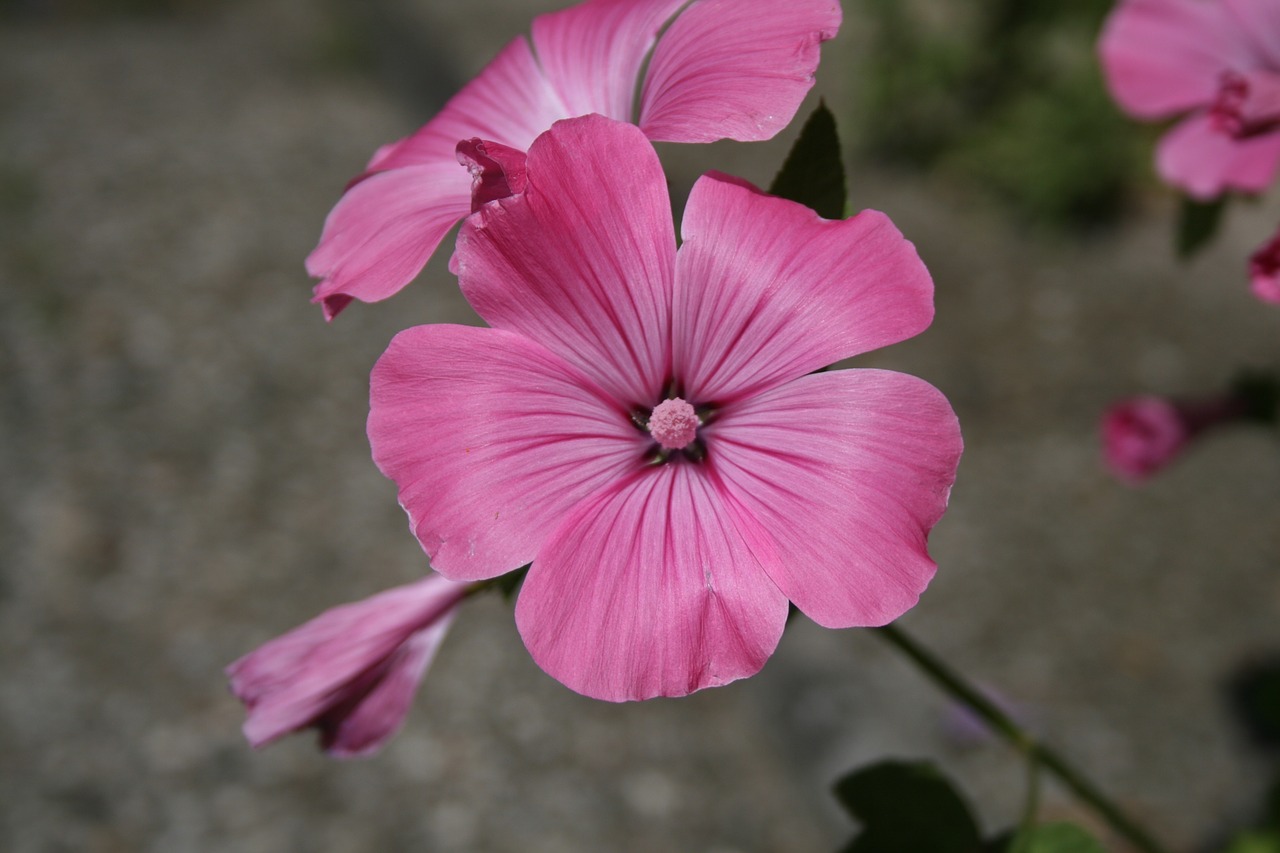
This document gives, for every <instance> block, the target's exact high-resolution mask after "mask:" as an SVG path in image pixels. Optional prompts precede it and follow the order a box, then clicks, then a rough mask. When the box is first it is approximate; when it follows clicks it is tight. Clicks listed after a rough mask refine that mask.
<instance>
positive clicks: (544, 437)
mask: <svg viewBox="0 0 1280 853" xmlns="http://www.w3.org/2000/svg"><path fill="white" fill-rule="evenodd" d="M371 384H372V389H371V392H370V411H369V441H370V443H371V444H372V446H373V458H374V461H375V462H377V464H378V467H379V468H380V469H382V472H383V473H384V474H386V475H387V476H388V477H390V478H391V479H392V480H394V481H395V482H396V485H397V486H399V491H400V505H401V506H403V507H404V508H405V511H406V512H407V513H408V514H409V520H410V526H411V528H412V529H413V532H414V535H415V536H417V538H418V541H419V542H420V543H421V544H422V547H423V548H424V549H425V550H426V552H427V553H428V554H429V555H431V558H432V566H433V567H435V569H436V570H437V571H439V572H441V573H442V574H445V575H447V576H448V577H451V578H454V579H455V580H475V579H480V578H490V577H494V576H496V575H500V574H503V573H504V572H509V571H511V570H512V569H516V568H518V567H520V566H522V565H524V564H526V563H528V562H530V561H531V560H532V559H533V557H534V555H535V554H536V553H537V552H538V549H539V548H540V547H541V545H542V543H543V541H544V540H545V539H546V538H547V536H548V535H549V533H550V532H551V531H552V530H553V529H554V528H555V526H556V525H557V524H558V523H559V522H560V520H561V519H562V518H563V517H564V515H565V514H566V513H567V512H568V511H569V510H570V509H571V508H572V507H573V506H574V505H575V504H577V503H578V502H579V501H581V500H582V499H583V498H585V497H586V496H587V495H589V494H591V493H593V492H595V491H596V490H597V489H600V488H601V487H603V486H605V485H606V484H608V483H611V482H615V481H617V480H618V479H619V478H621V477H623V476H626V475H627V474H628V473H630V472H632V471H634V470H635V469H636V468H638V467H639V466H640V465H641V464H642V457H643V455H644V453H645V449H646V448H647V447H648V445H649V441H648V437H647V436H645V435H644V434H643V433H641V432H640V431H639V430H638V429H637V428H635V427H634V426H633V425H632V424H631V422H630V412H629V411H627V410H625V409H622V408H620V407H618V406H617V405H616V404H614V403H612V402H610V401H609V400H608V399H607V397H606V396H605V395H604V394H603V393H602V392H601V391H600V390H599V389H598V388H596V387H595V386H594V385H593V384H592V383H591V381H590V380H589V379H587V378H586V377H584V376H582V375H581V374H580V373H579V372H578V371H576V370H574V369H573V368H572V367H570V366H568V365H567V364H565V363H564V362H563V361H562V360H560V359H559V358H557V357H556V356H555V355H553V354H552V353H550V352H548V351H547V350H545V349H543V348H542V347H541V346H539V345H538V344H535V343H533V342H532V341H530V340H528V339H526V338H522V337H521V336H519V335H515V334H512V333H510V332H505V331H501V330H497V329H476V328H471V327H466V326H446V325H433V326H418V327H415V328H412V329H408V330H407V331H404V332H401V333H400V334H399V335H397V336H396V337H395V338H394V339H393V340H392V341H391V346H390V347H388V349H387V351H386V353H384V354H383V356H382V358H380V359H379V360H378V363H377V365H376V366H375V367H374V369H373V377H372V381H371Z"/></svg>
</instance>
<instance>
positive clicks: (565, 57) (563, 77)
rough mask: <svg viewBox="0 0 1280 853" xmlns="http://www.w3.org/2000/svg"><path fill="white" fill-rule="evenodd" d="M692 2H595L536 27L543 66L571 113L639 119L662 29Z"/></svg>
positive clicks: (552, 16)
mask: <svg viewBox="0 0 1280 853" xmlns="http://www.w3.org/2000/svg"><path fill="white" fill-rule="evenodd" d="M685 2H687V0H590V2H587V3H579V4H578V5H577V6H573V7H572V8H569V9H565V10H563V11H561V12H553V13H551V14H547V15H539V16H538V17H537V18H535V19H534V21H533V45H534V49H535V50H536V51H537V54H538V62H539V63H541V65H542V70H543V72H544V73H545V74H546V76H547V79H548V80H549V81H550V84H551V86H552V87H553V88H554V90H555V91H556V93H557V94H558V95H559V97H560V99H561V101H562V102H563V103H564V104H565V106H566V108H567V112H566V113H565V115H566V116H579V115H586V114H587V113H599V114H601V115H604V116H608V117H609V118H612V119H617V120H618V121H632V120H633V119H634V118H635V115H634V105H633V103H632V102H633V100H634V98H635V93H636V84H637V82H638V81H639V79H640V68H641V66H642V65H643V64H644V60H645V57H646V56H648V55H649V51H650V50H651V49H652V48H653V42H654V39H655V38H657V35H658V31H659V30H661V29H662V27H663V25H664V24H666V22H667V21H668V20H669V19H670V18H671V16H672V15H674V14H675V13H676V10H677V9H679V8H680V7H681V6H683V5H684V4H685Z"/></svg>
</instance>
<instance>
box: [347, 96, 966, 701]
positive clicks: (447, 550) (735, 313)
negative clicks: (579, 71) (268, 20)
mask: <svg viewBox="0 0 1280 853" xmlns="http://www.w3.org/2000/svg"><path fill="white" fill-rule="evenodd" d="M526 178H527V185H526V189H525V191H524V193H523V194H520V195H515V196H512V197H510V198H507V199H504V200H501V201H498V202H497V203H494V204H489V205H485V206H484V207H483V208H482V209H481V210H480V212H479V213H478V214H476V215H475V216H472V217H470V218H469V219H468V220H467V221H466V222H465V223H464V224H463V227H462V231H461V233H460V235H459V237H458V247H457V251H456V254H455V256H454V260H455V269H456V271H457V273H458V276H459V279H460V283H461V286H462V291H463V293H464V294H465V295H466V297H467V299H468V300H469V301H470V302H471V304H472V306H473V307H474V308H475V309H476V311H477V312H478V313H479V314H480V316H481V317H483V318H484V319H485V320H486V321H487V322H488V323H489V324H490V326H491V327H492V328H487V329H485V328H473V327H464V326H451V325H431V326H418V327H416V328H412V329H408V330H406V331H404V332H402V333H401V334H399V335H398V336H397V337H396V338H395V339H394V340H393V341H392V343H391V345H390V347H389V348H388V349H387V352H386V353H385V354H384V355H383V356H382V358H381V359H380V360H379V362H378V364H377V366H376V367H375V368H374V371H373V377H372V391H371V399H370V414H369V438H370V442H371V444H372V446H373V455H374V459H375V460H376V461H377V463H378V465H379V467H380V468H381V469H382V471H383V472H384V473H385V474H387V476H389V477H390V478H391V479H393V480H394V481H395V482H396V483H397V484H398V486H399V494H400V503H401V505H402V506H403V507H404V508H405V510H406V511H407V512H408V514H409V519H410V525H411V528H412V530H413V532H414V534H415V535H416V536H417V538H418V540H419V541H420V542H421V544H422V546H423V548H424V549H425V550H426V551H427V553H428V554H430V555H432V565H434V566H435V567H436V568H437V569H438V570H439V571H440V572H442V573H444V574H446V575H448V576H449V577H451V578H454V579H456V580H460V581H462V580H477V579H481V578H489V577H493V576H496V575H499V574H502V573H504V572H509V571H511V570H512V569H515V568H517V567H519V566H522V565H524V564H526V563H532V566H531V568H530V569H529V573H528V576H527V577H526V579H525V581H524V586H523V588H522V590H521V592H520V597H519V600H518V603H517V606H516V622H517V625H518V627H519V629H520V633H521V636H522V637H523V638H524V641H525V644H526V645H527V646H528V648H529V651H530V653H531V654H532V655H533V657H534V659H535V660H536V661H537V662H538V664H539V665H540V666H541V667H542V668H543V669H544V670H546V671H547V672H548V673H550V674H551V675H552V676H553V677H555V678H557V679H559V680H560V681H562V682H563V683H564V684H566V685H568V686H569V687H571V688H572V689H574V690H577V691H578V692H580V693H584V694H586V695H588V696H593V697H597V698H601V699H608V700H613V701H621V700H627V699H644V698H648V697H652V696H680V695H684V694H687V693H690V692H692V691H695V690H699V689H701V688H704V687H709V686H713V685H719V684H725V683H727V682H730V681H733V680H735V679H738V678H743V677H745V676H748V675H751V674H753V673H755V672H756V671H757V670H759V669H760V667H761V666H763V664H764V662H765V660H766V659H767V658H768V657H769V655H770V654H772V652H773V649H774V647H775V646H776V644H777V642H778V639H779V637H780V636H781V634H782V630H783V626H784V623H785V621H786V618H787V611H788V604H787V602H788V599H790V600H791V601H793V602H795V604H796V605H797V606H798V607H799V608H800V610H801V611H803V612H804V613H806V614H807V615H808V616H810V617H811V618H812V619H813V620H814V621H816V622H818V623H819V624H822V625H825V626H828V627H850V626H855V625H860V626H867V625H882V624H885V623H887V622H890V621H892V620H893V619H895V618H897V617H898V616H899V615H900V614H902V613H903V612H904V611H906V610H907V609H908V608H910V607H911V606H912V605H914V604H915V602H916V601H917V599H918V597H919V595H920V593H921V591H922V590H923V589H924V588H925V586H926V585H927V584H928V582H929V580H930V578H932V576H933V574H934V571H935V568H936V567H935V565H934V563H933V561H932V560H931V559H930V557H929V555H928V552H927V549H926V540H927V534H928V531H929V529H930V528H931V527H932V526H933V525H934V524H935V523H936V522H937V521H938V519H939V518H940V517H941V515H942V513H943V511H944V510H945V508H946V503H947V498H948V495H949V493H950V489H951V484H952V481H953V480H954V477H955V470H956V465H957V462H958V460H959V456H960V450H961V439H960V430H959V425H958V424H957V422H956V418H955V415H954V413H953V412H952V411H951V407H950V406H949V405H948V403H947V401H946V399H945V398H944V397H943V396H942V395H941V394H940V393H939V392H938V391H937V390H936V389H934V388H933V387H932V386H930V385H928V384H927V383H925V382H923V381H921V380H919V379H916V378H914V377H911V376H905V375H903V374H899V373H893V372H890V371H885V370H871V369H862V370H839V371H830V372H815V371H818V370H819V369H821V368H823V367H826V366H828V365H830V364H832V363H833V362H836V361H838V360H840V359H842V358H846V357H849V356H852V355H856V354H858V353H862V352H867V351H868V350H872V349H876V348H878V347H882V346H886V345H888V344H892V343H895V342H897V341H901V340H904V339H906V338H909V337H912V336H913V335H916V334H917V333H919V332H921V331H922V330H924V329H925V328H926V327H927V326H928V325H929V323H930V322H931V320H932V317H933V283H932V281H931V280H930V278H929V274H928V271H927V270H926V269H925V267H924V265H923V263H921V261H920V259H919V257H918V256H917V255H916V252H915V250H914V248H913V247H912V245H911V244H910V243H908V242H907V241H906V240H904V239H903V237H902V235H901V234H900V233H899V232H898V231H897V229H895V228H894V227H893V225H892V223H890V222H889V220H888V218H887V217H885V216H884V215H883V214H881V213H877V212H875V211H864V212H862V213H860V214H858V215H857V216H855V217H853V218H852V219H849V220H845V221H827V220H823V219H820V218H819V217H818V216H817V215H816V214H815V213H813V212H812V211H811V210H809V209H808V208H806V207H803V206H802V205H799V204H794V203H792V202H789V201H784V200H782V199H778V198H773V197H770V196H766V195H764V194H762V193H760V192H759V191H758V190H756V189H755V188H753V187H750V186H748V185H746V184H744V183H743V182H741V181H738V180H737V179H734V178H729V177H726V176H723V175H717V174H710V175H706V176H703V177H702V178H701V179H700V180H699V181H698V183H697V184H696V186H695V187H694V189H693V191H692V193H691V195H690V197H689V202H688V206H687V207H686V210H685V216H684V224H683V229H682V236H683V244H682V245H681V246H680V248H679V250H678V251H677V249H676V245H675V235H674V228H673V224H672V215H671V204H670V200H669V198H668V196H667V186H666V179H665V176H664V175H663V172H662V168H661V166H660V164H659V163H658V158H657V155H656V154H655V152H654V150H653V148H652V146H651V145H650V144H649V142H648V140H647V139H646V138H645V136H644V134H643V133H642V132H641V130H640V129H637V128H635V127H634V126H631V125H627V124H622V123H619V122H615V121H612V120H610V119H607V118H604V117H601V116H587V117H584V118H576V119H569V120H566V121H561V122H558V123H556V124H555V125H554V126H553V127H552V128H551V130H550V131H549V132H547V133H546V134H543V135H542V136H541V137H539V138H538V140H537V141H536V142H534V144H533V146H532V148H531V149H530V151H529V156H528V161H527V173H526Z"/></svg>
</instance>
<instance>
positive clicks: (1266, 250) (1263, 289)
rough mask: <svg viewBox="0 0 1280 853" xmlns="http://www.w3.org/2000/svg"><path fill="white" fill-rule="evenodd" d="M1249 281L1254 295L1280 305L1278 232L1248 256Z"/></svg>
mask: <svg viewBox="0 0 1280 853" xmlns="http://www.w3.org/2000/svg"><path fill="white" fill-rule="evenodd" d="M1249 281H1250V283H1251V284H1252V286H1253V295H1254V296H1256V297H1258V298H1259V299H1261V300H1262V301H1263V302H1271V303H1273V304H1277V305H1280V232H1277V233H1276V236H1274V237H1272V238H1271V240H1269V241H1268V242H1267V243H1265V244H1264V245H1263V246H1262V247H1261V248H1259V249H1258V251H1256V252H1254V253H1253V255H1252V256H1251V257H1250V258H1249Z"/></svg>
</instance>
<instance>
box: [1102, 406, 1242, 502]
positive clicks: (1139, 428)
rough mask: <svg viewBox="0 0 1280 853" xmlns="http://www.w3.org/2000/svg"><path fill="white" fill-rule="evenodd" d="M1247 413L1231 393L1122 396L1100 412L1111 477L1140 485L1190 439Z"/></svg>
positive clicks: (1103, 444) (1103, 447)
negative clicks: (1196, 397) (1197, 397)
mask: <svg viewBox="0 0 1280 853" xmlns="http://www.w3.org/2000/svg"><path fill="white" fill-rule="evenodd" d="M1247 413H1248V408H1247V406H1246V405H1245V404H1244V403H1243V402H1242V401H1241V400H1240V399H1239V398H1237V397H1235V396H1224V397H1217V398H1213V399H1210V400H1204V401H1197V402H1175V401H1172V400H1168V399H1165V398H1164V397H1156V396H1143V397H1133V398H1130V399H1127V400H1121V401H1120V402H1118V403H1115V404H1113V405H1112V406H1111V407H1110V408H1108V409H1107V411H1106V413H1105V414H1104V415H1103V419H1102V451H1103V459H1104V460H1105V462H1106V464H1107V467H1108V468H1109V469H1110V470H1111V473H1113V474H1114V475H1115V476H1116V477H1118V478H1119V479H1121V480H1123V481H1125V482H1126V483H1129V484H1130V485H1139V484H1141V483H1142V482H1144V481H1145V480H1147V479H1149V478H1150V477H1151V476H1152V475H1154V474H1156V473H1158V472H1159V471H1161V470H1162V469H1164V468H1165V467H1166V466H1167V465H1168V464H1169V463H1170V462H1172V461H1173V460H1174V459H1176V458H1178V456H1180V455H1181V454H1182V452H1183V450H1184V449H1186V446H1187V445H1188V444H1189V443H1190V442H1191V440H1192V439H1193V438H1195V437H1196V436H1198V435H1200V434H1201V433H1202V432H1204V431H1205V430H1207V429H1209V428H1210V427H1213V426H1217V425H1219V424H1222V423H1226V422H1229V421H1233V420H1239V419H1240V418H1242V417H1244V416H1246V414H1247Z"/></svg>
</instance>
